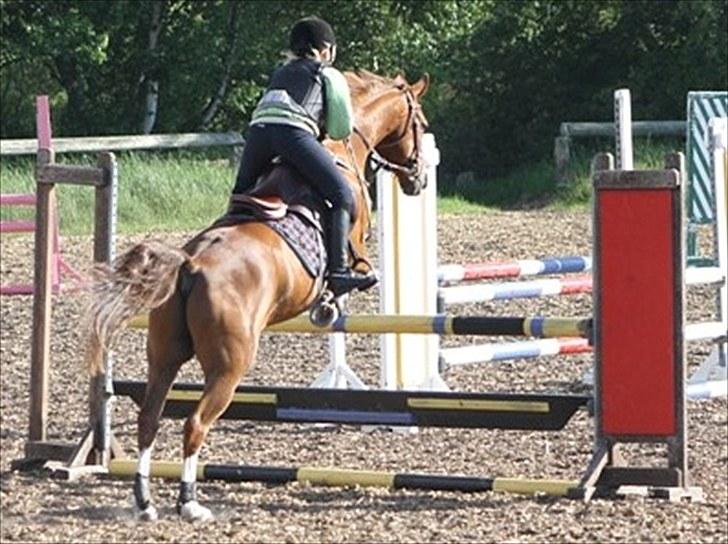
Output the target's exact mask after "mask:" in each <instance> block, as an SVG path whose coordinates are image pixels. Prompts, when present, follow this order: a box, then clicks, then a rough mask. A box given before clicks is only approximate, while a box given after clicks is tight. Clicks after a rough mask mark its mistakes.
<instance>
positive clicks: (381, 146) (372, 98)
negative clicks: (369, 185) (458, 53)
mask: <svg viewBox="0 0 728 544" xmlns="http://www.w3.org/2000/svg"><path fill="white" fill-rule="evenodd" d="M357 76H358V77H360V78H361V75H360V74H357ZM363 79H364V81H367V80H368V83H369V84H368V85H366V86H365V89H368V90H369V92H367V93H362V92H361V91H359V93H358V94H359V96H360V100H359V102H363V103H364V104H365V105H360V111H359V112H358V116H357V126H356V127H355V131H356V132H357V133H358V134H359V136H360V137H361V138H362V139H363V140H364V143H365V145H366V146H367V147H368V148H369V152H370V156H371V159H372V160H373V161H374V162H375V163H376V164H377V167H378V168H384V169H386V170H389V171H391V172H392V173H393V174H395V175H396V176H397V178H398V179H399V184H400V186H401V187H402V190H403V191H404V193H405V194H407V195H417V194H419V193H420V191H422V189H424V188H425V186H426V185H427V178H426V165H425V160H424V157H423V152H424V150H423V147H422V135H423V134H424V133H425V130H426V129H427V126H428V125H427V119H426V117H425V115H424V113H423V112H422V107H421V105H420V98H421V97H422V96H423V95H424V94H425V92H426V91H427V87H428V85H429V81H430V80H429V76H428V75H427V74H425V75H424V76H423V77H422V78H420V80H419V81H417V82H416V83H413V84H409V83H408V82H407V80H406V79H405V78H404V77H402V76H397V77H396V78H394V79H393V80H387V79H385V78H381V77H379V76H375V75H374V74H370V73H368V72H365V73H364V78H363ZM373 81H374V82H375V84H374V85H372V82H373ZM360 88H361V87H360ZM362 94H364V95H366V99H362V98H361V95H362ZM355 96H356V95H355ZM367 109H370V111H367ZM372 124H377V127H376V128H375V129H372V128H371V125H372ZM370 139H371V141H370Z"/></svg>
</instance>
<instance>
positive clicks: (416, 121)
mask: <svg viewBox="0 0 728 544" xmlns="http://www.w3.org/2000/svg"><path fill="white" fill-rule="evenodd" d="M395 88H396V89H398V90H399V91H401V92H402V93H403V94H404V96H405V98H406V100H407V121H406V122H405V125H404V126H405V128H404V131H403V132H402V134H399V135H397V136H396V137H395V138H394V140H392V141H391V142H386V143H380V144H379V145H378V146H377V147H379V148H380V149H381V148H388V147H393V146H395V145H397V144H399V143H400V142H401V141H402V140H403V139H404V138H405V137H406V136H407V134H408V132H409V128H410V127H411V128H412V132H413V133H414V146H413V147H412V152H411V153H410V155H409V157H407V159H406V160H405V162H404V164H397V163H395V162H392V161H390V160H388V159H386V158H384V157H383V156H382V155H381V154H380V153H379V152H378V151H377V149H376V148H375V146H373V145H372V144H371V143H370V142H369V140H367V138H366V136H364V134H363V133H362V132H361V131H360V130H359V129H358V128H357V127H356V126H355V127H354V133H355V134H356V135H357V136H359V138H360V139H361V141H362V142H363V143H364V146H365V147H366V148H367V152H368V153H369V159H370V160H371V161H372V162H373V163H374V164H375V166H374V168H373V172H372V173H374V174H376V173H377V172H378V171H379V170H381V169H384V170H387V171H389V172H392V173H393V174H399V175H403V176H405V178H406V179H407V181H410V182H412V183H416V182H417V180H418V179H423V176H422V174H423V171H424V169H425V161H424V158H423V157H422V135H423V134H424V132H425V129H426V128H427V123H426V122H425V120H424V117H423V115H422V106H420V104H419V103H418V102H417V100H415V97H414V94H413V93H412V90H411V89H410V88H409V87H408V86H407V85H397V86H396V87H395ZM425 187H427V178H426V177H425V178H424V181H423V183H422V186H421V187H420V189H424V188H425Z"/></svg>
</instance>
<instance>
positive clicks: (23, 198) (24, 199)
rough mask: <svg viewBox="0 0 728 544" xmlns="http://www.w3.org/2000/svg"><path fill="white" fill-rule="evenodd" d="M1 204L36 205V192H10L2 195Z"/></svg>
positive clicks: (0, 197)
mask: <svg viewBox="0 0 728 544" xmlns="http://www.w3.org/2000/svg"><path fill="white" fill-rule="evenodd" d="M0 206H35V194H33V193H28V194H18V193H8V194H5V195H0Z"/></svg>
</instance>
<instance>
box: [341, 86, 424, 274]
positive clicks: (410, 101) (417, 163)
mask: <svg viewBox="0 0 728 544" xmlns="http://www.w3.org/2000/svg"><path fill="white" fill-rule="evenodd" d="M394 88H395V89H397V90H399V91H401V92H402V93H403V94H404V96H405V98H406V99H407V108H408V111H407V121H406V122H405V128H404V131H403V132H402V134H400V135H398V136H397V137H396V138H395V139H394V140H393V141H391V142H387V143H383V144H382V143H380V144H379V146H378V147H380V148H387V147H392V146H394V145H397V144H398V143H400V142H401V141H402V140H403V139H404V138H405V137H406V136H407V132H408V129H409V127H410V126H411V127H412V130H413V132H414V146H413V149H412V153H411V154H410V156H409V157H408V158H407V160H406V161H405V163H404V164H397V163H395V162H392V161H390V160H388V159H386V158H384V157H383V156H382V155H381V154H380V153H379V152H378V151H377V150H376V149H375V146H373V145H372V144H371V143H370V142H369V140H368V139H367V137H366V136H364V134H363V133H362V131H361V130H359V128H358V127H356V126H354V128H353V132H354V134H356V135H357V136H358V137H359V138H360V139H361V141H362V143H363V144H364V146H365V147H366V149H367V155H368V157H369V158H370V159H371V160H372V161H373V162H374V163H375V165H376V166H375V167H374V169H373V172H374V173H375V174H376V172H378V171H379V170H380V169H384V170H387V171H389V172H392V173H394V174H397V173H399V174H403V175H404V176H406V177H407V179H417V178H419V177H421V175H422V170H423V168H424V160H423V159H422V154H421V151H422V134H423V133H424V126H425V123H423V122H422V120H421V119H420V115H419V113H420V111H421V106H420V105H419V104H418V103H417V101H416V100H415V98H414V96H413V95H412V91H411V90H410V89H409V88H407V87H405V86H403V85H398V86H396V87H394ZM344 144H345V147H346V151H347V153H348V155H349V162H350V164H351V168H349V170H353V171H354V174H355V175H356V179H357V183H358V186H359V191H360V193H361V196H362V201H363V202H364V205H365V207H366V232H367V238H369V237H370V236H371V210H370V204H371V202H370V198H369V185H370V184H369V182H368V181H367V180H366V178H365V177H364V176H363V174H362V172H361V171H360V170H359V165H358V164H357V162H356V157H355V155H354V148H353V146H352V143H351V137H348V138H346V139H345V140H344ZM342 162H343V161H342ZM347 166H348V165H347ZM425 187H426V181H425V183H424V184H423V186H422V188H423V189H424V188H425ZM349 249H350V251H351V253H352V255H353V257H354V261H355V263H356V262H363V263H365V264H366V265H367V266H368V267H369V268H370V269H372V270H373V269H374V268H373V266H372V264H371V263H370V262H369V261H368V260H367V259H365V258H364V257H361V256H360V255H358V254H357V252H356V251H355V250H354V247H353V246H352V245H351V243H350V244H349Z"/></svg>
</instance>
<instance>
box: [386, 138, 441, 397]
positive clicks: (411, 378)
mask: <svg viewBox="0 0 728 544" xmlns="http://www.w3.org/2000/svg"><path fill="white" fill-rule="evenodd" d="M422 144H423V154H424V158H425V161H426V162H427V178H428V186H427V188H426V189H425V190H424V191H423V192H422V193H421V194H420V195H419V196H416V197H415V196H407V195H405V194H404V193H403V192H402V190H401V189H400V187H399V183H397V181H396V179H394V178H393V176H391V175H390V174H388V173H383V172H381V171H380V173H379V174H378V176H379V177H378V179H377V225H378V235H379V266H380V311H381V312H382V313H386V314H420V315H434V314H435V313H436V311H437V308H436V304H437V298H436V297H437V164H438V163H439V152H438V150H437V147H436V146H435V139H434V136H433V135H432V134H425V135H424V136H423V142H422ZM438 348H439V338H438V337H437V336H436V335H416V334H384V335H382V338H381V365H382V366H381V386H382V388H383V389H446V388H447V387H446V386H445V384H444V383H443V382H442V380H441V379H440V375H439V368H438Z"/></svg>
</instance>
